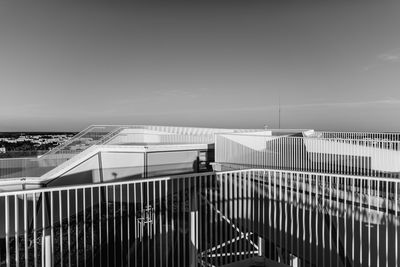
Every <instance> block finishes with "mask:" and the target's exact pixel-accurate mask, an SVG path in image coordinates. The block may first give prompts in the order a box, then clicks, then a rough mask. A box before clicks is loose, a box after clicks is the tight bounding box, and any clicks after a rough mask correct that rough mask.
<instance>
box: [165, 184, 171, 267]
mask: <svg viewBox="0 0 400 267" xmlns="http://www.w3.org/2000/svg"><path fill="white" fill-rule="evenodd" d="M164 190H165V201H164V202H165V247H166V248H167V249H166V251H165V259H166V260H165V263H166V266H167V267H168V265H169V262H168V254H169V253H168V252H169V251H168V248H169V247H170V244H169V242H168V241H169V240H168V239H169V238H168V236H169V231H168V181H167V180H165V181H164Z"/></svg>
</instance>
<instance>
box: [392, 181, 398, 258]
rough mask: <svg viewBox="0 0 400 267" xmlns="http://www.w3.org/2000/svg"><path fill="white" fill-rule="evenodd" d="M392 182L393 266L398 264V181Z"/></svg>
mask: <svg viewBox="0 0 400 267" xmlns="http://www.w3.org/2000/svg"><path fill="white" fill-rule="evenodd" d="M393 184H394V186H395V188H394V236H395V239H394V242H395V243H394V257H395V258H394V263H395V264H394V265H395V266H398V256H397V253H398V252H399V251H398V242H399V240H398V237H399V236H398V234H397V228H398V214H397V212H398V211H397V209H398V207H397V205H398V203H397V198H398V185H399V184H398V182H393Z"/></svg>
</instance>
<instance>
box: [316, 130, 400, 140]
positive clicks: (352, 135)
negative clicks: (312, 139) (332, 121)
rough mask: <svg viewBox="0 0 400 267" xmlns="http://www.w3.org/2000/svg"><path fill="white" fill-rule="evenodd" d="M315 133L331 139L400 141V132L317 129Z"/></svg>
mask: <svg viewBox="0 0 400 267" xmlns="http://www.w3.org/2000/svg"><path fill="white" fill-rule="evenodd" d="M313 135H314V136H317V137H322V138H330V139H364V140H377V141H400V133H381V132H331V131H315V133H314V134H313Z"/></svg>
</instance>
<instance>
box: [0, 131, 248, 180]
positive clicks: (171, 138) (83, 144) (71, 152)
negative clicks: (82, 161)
mask: <svg viewBox="0 0 400 267" xmlns="http://www.w3.org/2000/svg"><path fill="white" fill-rule="evenodd" d="M130 130H136V131H139V132H130ZM231 131H255V130H251V129H249V130H246V129H243V130H230V129H214V128H195V127H171V126H146V125H131V126H130V125H94V126H90V127H88V128H86V129H85V130H83V131H82V132H80V133H78V134H77V135H75V136H74V137H72V138H71V139H70V140H68V141H67V142H65V143H64V144H62V145H60V146H58V147H56V148H55V149H53V150H51V151H49V152H47V153H46V154H44V155H42V156H41V157H40V158H29V159H25V158H23V159H8V158H7V159H0V179H2V178H25V177H40V176H42V175H43V174H45V173H47V172H48V171H50V170H52V169H54V168H55V167H57V166H59V165H60V164H62V163H64V162H66V161H68V160H69V159H71V158H72V157H74V156H75V155H77V154H79V153H81V152H82V151H84V150H86V149H88V148H90V147H92V146H94V145H104V144H110V145H112V144H121V143H122V144H125V145H138V144H142V145H147V144H148V143H150V144H211V143H214V138H215V134H216V133H220V132H231ZM157 132H159V133H157ZM143 136H147V138H144V137H143Z"/></svg>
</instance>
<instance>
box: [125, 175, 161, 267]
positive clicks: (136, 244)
mask: <svg viewBox="0 0 400 267" xmlns="http://www.w3.org/2000/svg"><path fill="white" fill-rule="evenodd" d="M137 199H138V198H137V189H136V183H134V184H133V215H132V216H133V220H134V221H133V225H134V230H135V235H134V242H135V243H134V259H135V266H137V258H138V243H139V238H138V230H139V229H138V223H137V217H136V216H137V213H138V211H137V210H136V204H137ZM166 227H168V224H166Z"/></svg>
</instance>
